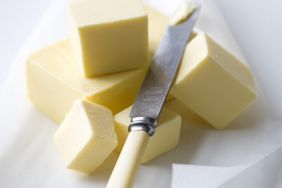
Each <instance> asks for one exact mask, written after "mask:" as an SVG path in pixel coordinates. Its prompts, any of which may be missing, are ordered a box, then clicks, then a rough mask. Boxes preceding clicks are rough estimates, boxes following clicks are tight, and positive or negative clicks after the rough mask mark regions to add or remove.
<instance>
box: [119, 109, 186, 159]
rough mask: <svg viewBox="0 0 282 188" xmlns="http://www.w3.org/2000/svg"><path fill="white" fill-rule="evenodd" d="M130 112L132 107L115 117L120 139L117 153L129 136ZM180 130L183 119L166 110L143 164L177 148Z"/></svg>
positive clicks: (149, 144) (151, 140) (149, 143)
mask: <svg viewBox="0 0 282 188" xmlns="http://www.w3.org/2000/svg"><path fill="white" fill-rule="evenodd" d="M130 110H131V106H130V107H128V108H126V109H124V110H123V111H121V112H119V113H118V114H116V115H115V117H114V118H115V124H116V133H117V138H118V146H117V147H116V149H115V150H116V151H117V152H120V151H121V149H122V147H123V144H124V142H125V140H126V138H127V135H128V126H129V123H130V118H129V113H130ZM180 130H181V117H180V116H179V115H178V114H176V113H174V112H172V111H170V110H168V109H166V108H164V109H163V111H162V113H161V116H160V120H159V122H158V126H157V128H156V132H155V134H154V136H152V137H150V139H149V142H148V145H147V148H146V150H145V153H144V156H143V159H142V163H146V162H148V161H150V160H152V159H154V158H156V157H158V156H159V155H162V154H164V153H166V152H168V151H170V150H172V149H173V148H175V147H176V146H177V144H178V142H179V138H180Z"/></svg>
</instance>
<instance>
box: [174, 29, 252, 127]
mask: <svg viewBox="0 0 282 188" xmlns="http://www.w3.org/2000/svg"><path fill="white" fill-rule="evenodd" d="M250 75H251V73H250V70H249V68H248V67H247V66H245V65H244V64H242V63H241V62H240V61H239V60H238V59H237V58H236V57H234V56H233V55H232V54H231V53H229V52H228V51H226V50H225V49H224V48H222V47H221V46H220V45H218V44H217V43H216V42H215V41H213V40H212V39H211V38H210V37H209V36H208V35H206V34H204V33H201V34H198V35H197V36H196V37H195V38H194V39H193V40H192V41H191V42H190V43H189V44H188V46H187V48H186V51H185V54H184V57H183V61H182V64H181V65H180V68H179V72H178V75H177V78H176V81H175V84H174V86H173V87H172V90H171V92H172V94H173V96H174V97H175V98H176V99H178V100H179V101H181V102H182V103H183V104H184V105H186V106H188V107H190V108H191V109H192V110H193V111H194V112H196V113H197V114H198V115H199V116H201V117H202V118H203V119H205V120H206V121H207V122H209V123H210V124H211V125H213V126H214V127H215V128H218V129H221V128H224V127H226V126H227V125H228V123H230V122H231V121H232V120H233V119H234V118H236V117H237V116H238V115H239V114H240V113H241V112H242V111H243V110H244V109H245V108H246V107H247V106H248V105H249V104H250V103H252V102H253V101H254V100H255V98H256V87H255V84H254V80H253V78H252V77H251V76H250Z"/></svg>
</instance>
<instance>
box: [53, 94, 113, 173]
mask: <svg viewBox="0 0 282 188" xmlns="http://www.w3.org/2000/svg"><path fill="white" fill-rule="evenodd" d="M54 141H55V145H56V148H57V150H58V153H59V155H60V156H61V158H62V159H63V161H64V163H65V164H66V166H67V167H68V168H70V169H73V170H77V171H80V172H83V173H87V174H89V173H92V172H94V171H95V170H96V169H97V168H98V167H99V166H100V165H101V164H102V163H103V162H104V161H105V159H106V158H107V157H108V156H109V155H110V154H111V153H112V151H113V150H114V148H115V147H116V146H117V137H116V133H115V128H114V118H113V115H112V112H111V111H110V110H109V109H107V108H105V107H103V106H100V105H97V104H94V103H90V102H86V101H81V100H78V101H76V102H75V103H74V105H73V107H72V108H71V110H70V111H69V113H68V114H67V116H66V118H65V119H64V121H63V122H62V124H61V126H60V127H59V128H58V130H57V132H56V134H55V136H54Z"/></svg>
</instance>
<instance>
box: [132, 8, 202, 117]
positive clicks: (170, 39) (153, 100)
mask: <svg viewBox="0 0 282 188" xmlns="http://www.w3.org/2000/svg"><path fill="white" fill-rule="evenodd" d="M198 14H199V10H195V11H194V12H193V14H192V15H191V16H190V17H189V19H187V20H186V21H184V22H182V23H180V24H178V25H174V26H168V28H167V30H166V32H165V34H164V38H163V39H162V41H161V43H160V46H159V47H158V49H157V51H156V53H155V55H154V57H153V60H152V63H151V66H150V68H149V70H148V73H147V75H146V78H145V80H144V82H143V85H142V86H141V89H140V91H139V94H138V96H137V98H136V100H135V103H134V105H133V107H132V110H131V112H130V117H131V118H136V117H146V118H151V119H153V120H155V121H156V120H157V119H158V117H159V114H160V113H161V110H162V107H163V104H164V102H165V99H166V97H167V95H168V92H169V90H170V87H171V86H172V83H173V81H174V77H175V74H176V72H177V69H178V66H179V64H180V62H181V59H182V56H183V53H184V50H185V47H186V45H187V42H188V40H189V38H190V36H191V34H192V31H193V27H194V25H195V23H196V20H197V17H198Z"/></svg>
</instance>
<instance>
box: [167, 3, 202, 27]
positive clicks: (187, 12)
mask: <svg viewBox="0 0 282 188" xmlns="http://www.w3.org/2000/svg"><path fill="white" fill-rule="evenodd" d="M198 8H199V5H198V4H196V3H195V2H193V1H186V2H184V3H181V4H180V6H179V7H178V8H177V9H176V11H175V12H174V14H173V15H172V18H171V19H170V21H169V24H170V25H178V24H180V23H182V22H183V21H185V20H187V19H188V18H189V17H190V16H191V14H192V13H193V12H194V11H195V10H196V9H198Z"/></svg>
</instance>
